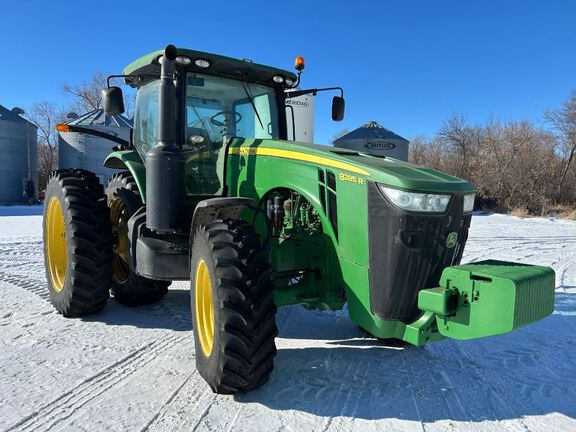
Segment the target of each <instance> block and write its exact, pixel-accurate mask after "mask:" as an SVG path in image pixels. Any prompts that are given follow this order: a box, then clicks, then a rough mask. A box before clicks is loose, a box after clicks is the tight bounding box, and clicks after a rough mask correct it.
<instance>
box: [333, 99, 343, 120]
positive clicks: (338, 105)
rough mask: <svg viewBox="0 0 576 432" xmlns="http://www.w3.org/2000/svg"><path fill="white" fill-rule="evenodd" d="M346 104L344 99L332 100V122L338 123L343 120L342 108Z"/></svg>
mask: <svg viewBox="0 0 576 432" xmlns="http://www.w3.org/2000/svg"><path fill="white" fill-rule="evenodd" d="M345 107H346V103H345V102H344V98H343V97H340V96H334V97H333V98H332V120H334V121H340V120H342V119H344V108H345Z"/></svg>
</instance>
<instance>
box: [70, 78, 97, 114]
mask: <svg viewBox="0 0 576 432" xmlns="http://www.w3.org/2000/svg"><path fill="white" fill-rule="evenodd" d="M107 77H108V74H107V73H104V72H95V73H94V74H93V75H92V76H91V77H90V79H89V80H87V81H82V82H80V83H79V84H69V83H64V85H63V86H62V91H63V92H64V94H65V95H67V96H71V97H72V100H73V102H72V105H71V107H70V108H71V110H72V111H75V112H77V113H78V114H83V113H85V112H88V111H93V110H95V109H98V108H100V105H101V102H102V90H103V89H104V88H106V78H107Z"/></svg>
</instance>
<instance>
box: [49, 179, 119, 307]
mask: <svg viewBox="0 0 576 432" xmlns="http://www.w3.org/2000/svg"><path fill="white" fill-rule="evenodd" d="M43 236H44V264H45V268H46V279H47V280H48V291H49V294H50V301H51V302H52V304H53V305H54V307H55V308H56V310H57V311H58V312H60V313H61V314H62V315H64V316H66V317H78V316H82V315H87V314H90V313H94V312H98V311H100V310H101V309H102V308H104V306H106V302H107V300H108V297H109V288H110V275H111V273H112V234H111V228H110V221H109V219H108V210H107V208H106V196H105V195H104V192H103V188H102V185H101V184H100V182H99V180H98V178H97V177H96V176H95V175H94V174H93V173H91V172H89V171H85V170H79V169H70V170H59V171H54V172H53V173H52V175H51V176H50V178H49V179H48V184H47V186H46V195H45V205H44V219H43Z"/></svg>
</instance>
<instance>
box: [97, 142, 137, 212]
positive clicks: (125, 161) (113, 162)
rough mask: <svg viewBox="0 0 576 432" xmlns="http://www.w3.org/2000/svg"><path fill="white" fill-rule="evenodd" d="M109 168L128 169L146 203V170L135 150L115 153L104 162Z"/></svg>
mask: <svg viewBox="0 0 576 432" xmlns="http://www.w3.org/2000/svg"><path fill="white" fill-rule="evenodd" d="M104 166H105V167H107V168H115V169H127V170H128V171H130V173H131V174H132V176H134V180H135V181H136V184H137V185H138V190H139V191H140V196H141V197H142V202H144V203H146V169H145V167H144V163H143V162H142V159H141V158H140V155H139V154H138V153H137V152H136V151H135V150H122V151H115V152H112V153H110V154H109V155H108V157H107V158H106V160H105V161H104Z"/></svg>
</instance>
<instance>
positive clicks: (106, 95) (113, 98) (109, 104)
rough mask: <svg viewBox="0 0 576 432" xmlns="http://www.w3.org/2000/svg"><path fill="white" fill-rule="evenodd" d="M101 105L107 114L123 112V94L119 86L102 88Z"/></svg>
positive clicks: (112, 114)
mask: <svg viewBox="0 0 576 432" xmlns="http://www.w3.org/2000/svg"><path fill="white" fill-rule="evenodd" d="M102 106H103V108H104V112H105V113H106V115H108V116H114V115H119V114H122V113H124V96H123V95H122V89H121V88H120V87H108V88H107V89H104V90H102Z"/></svg>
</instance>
